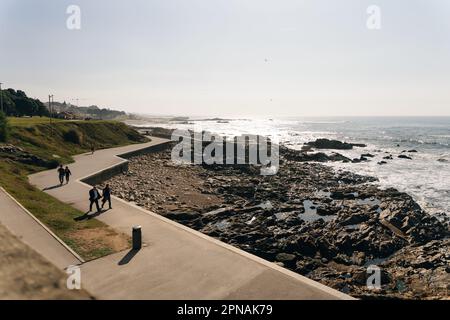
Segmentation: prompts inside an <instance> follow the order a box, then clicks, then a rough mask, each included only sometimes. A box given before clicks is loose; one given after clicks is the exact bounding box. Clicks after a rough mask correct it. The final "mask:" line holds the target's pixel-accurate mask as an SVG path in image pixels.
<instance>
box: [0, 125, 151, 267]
mask: <svg viewBox="0 0 450 320" xmlns="http://www.w3.org/2000/svg"><path fill="white" fill-rule="evenodd" d="M29 119H30V120H29V122H28V123H25V122H26V121H24V119H21V120H20V121H18V120H17V119H11V121H10V122H11V124H12V125H11V135H10V139H9V141H8V143H10V144H13V145H15V146H18V147H21V148H23V149H24V150H25V152H29V153H31V154H33V155H35V156H37V157H39V158H41V159H43V160H45V161H42V162H37V163H31V164H30V163H23V162H21V161H18V160H17V161H16V160H14V159H13V158H11V157H7V156H6V155H5V156H3V155H2V153H1V150H0V185H1V186H3V187H4V188H5V189H6V190H7V191H8V192H10V193H11V194H12V195H13V196H14V197H15V198H16V199H17V200H18V201H19V202H20V203H21V204H22V205H24V206H25V207H26V208H27V209H28V210H30V212H32V213H33V214H34V215H35V216H36V217H37V218H38V219H39V220H41V221H42V222H43V223H45V224H46V225H47V226H48V227H49V228H50V229H51V230H52V231H53V232H55V234H56V235H58V236H59V237H60V238H61V239H62V240H63V241H65V242H66V243H67V244H68V245H69V246H71V247H72V248H73V249H74V250H75V251H76V252H77V253H78V254H80V255H81V256H82V257H83V258H84V259H86V260H89V259H94V258H98V257H101V256H103V255H105V254H110V253H113V252H116V251H118V250H124V249H126V247H127V246H128V245H129V238H128V237H127V236H125V235H123V234H119V233H117V232H116V231H114V230H112V229H111V228H109V227H108V226H107V225H105V224H104V223H102V222H100V221H98V220H96V219H90V220H81V221H76V220H74V219H75V218H76V217H80V216H82V215H84V213H83V212H81V211H79V210H77V209H75V208H73V207H71V206H70V205H68V204H65V203H63V202H60V201H58V200H57V199H55V198H53V197H51V196H50V195H48V194H46V193H45V192H43V191H40V190H38V189H37V188H35V187H33V186H32V185H30V184H29V182H28V178H27V176H28V175H29V174H31V173H34V172H37V171H40V170H44V169H47V168H45V167H42V166H40V165H41V164H40V163H52V166H53V165H56V163H57V162H56V161H55V160H58V161H60V162H62V163H69V162H71V161H72V156H73V155H75V154H78V153H83V152H86V151H89V150H90V147H91V144H95V146H96V148H97V149H99V148H108V147H115V146H121V145H126V144H130V143H139V142H144V141H145V138H143V137H142V136H140V135H139V133H138V132H136V131H135V130H133V129H131V128H130V127H128V126H126V125H125V124H123V123H120V122H113V121H95V122H92V121H61V122H54V123H53V124H52V125H50V124H49V123H46V122H35V121H34V120H33V119H34V118H29ZM75 136H76V137H77V138H75Z"/></svg>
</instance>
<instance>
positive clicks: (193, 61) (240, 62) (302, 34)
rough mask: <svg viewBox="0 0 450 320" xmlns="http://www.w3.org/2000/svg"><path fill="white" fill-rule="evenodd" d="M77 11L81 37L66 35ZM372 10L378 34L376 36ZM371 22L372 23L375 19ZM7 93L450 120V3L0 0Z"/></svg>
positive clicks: (207, 109) (153, 109)
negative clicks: (377, 12)
mask: <svg viewBox="0 0 450 320" xmlns="http://www.w3.org/2000/svg"><path fill="white" fill-rule="evenodd" d="M69 5H77V6H79V8H80V10H81V19H80V21H81V24H80V26H81V29H79V30H71V29H69V28H67V19H68V18H69V16H70V14H67V13H66V10H67V7H68V6H69ZM371 5H376V6H377V7H378V8H379V9H380V16H379V17H380V19H379V22H380V27H381V28H380V29H369V28H368V27H367V20H368V19H369V18H373V16H372V15H371V14H368V13H367V9H368V7H369V6H371ZM371 21H373V20H371ZM0 39H1V40H0V82H3V83H4V84H3V88H10V87H12V88H15V89H22V90H24V91H25V92H26V93H27V94H28V95H29V96H31V97H36V98H39V99H41V100H43V101H47V100H48V98H47V97H48V94H53V95H54V99H55V101H66V102H69V103H76V101H77V100H76V99H78V103H79V105H98V106H100V107H110V108H115V109H120V110H125V111H127V112H136V113H143V114H171V115H191V116H229V117H233V116H234V117H241V116H270V117H274V116H439V115H440V116H444V115H447V116H448V115H450V58H449V57H450V1H448V0H371V1H366V0H341V1H336V0H304V1H302V0H278V1H275V0H271V1H269V0H129V1H114V0H79V1H76V0H71V1H66V0H58V1H54V0H39V1H35V0H0Z"/></svg>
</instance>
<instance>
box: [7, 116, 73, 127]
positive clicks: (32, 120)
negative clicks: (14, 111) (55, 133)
mask: <svg viewBox="0 0 450 320" xmlns="http://www.w3.org/2000/svg"><path fill="white" fill-rule="evenodd" d="M8 120H9V123H10V124H11V126H14V127H32V126H35V125H37V124H50V118H49V117H22V118H18V117H8ZM64 121H65V120H62V119H53V118H52V119H51V122H52V123H56V122H64Z"/></svg>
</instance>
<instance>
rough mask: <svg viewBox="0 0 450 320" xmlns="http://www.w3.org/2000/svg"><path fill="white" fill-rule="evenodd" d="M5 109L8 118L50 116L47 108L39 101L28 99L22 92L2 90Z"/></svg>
mask: <svg viewBox="0 0 450 320" xmlns="http://www.w3.org/2000/svg"><path fill="white" fill-rule="evenodd" d="M1 94H2V96H3V107H4V110H5V113H6V115H8V116H18V117H21V116H48V115H49V112H48V110H47V107H46V106H45V105H44V104H43V103H42V102H41V101H40V100H38V99H33V98H29V97H27V95H26V94H25V92H23V91H22V90H17V91H15V90H14V89H7V90H2V91H1Z"/></svg>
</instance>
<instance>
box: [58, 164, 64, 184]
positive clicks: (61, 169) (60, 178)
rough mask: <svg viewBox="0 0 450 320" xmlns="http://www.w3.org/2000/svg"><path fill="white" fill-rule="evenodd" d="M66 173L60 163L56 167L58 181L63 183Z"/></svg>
mask: <svg viewBox="0 0 450 320" xmlns="http://www.w3.org/2000/svg"><path fill="white" fill-rule="evenodd" d="M65 175H66V171H65V170H64V168H63V165H62V164H60V165H59V168H58V178H59V183H60V184H61V185H62V184H63V183H64V177H65Z"/></svg>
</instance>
